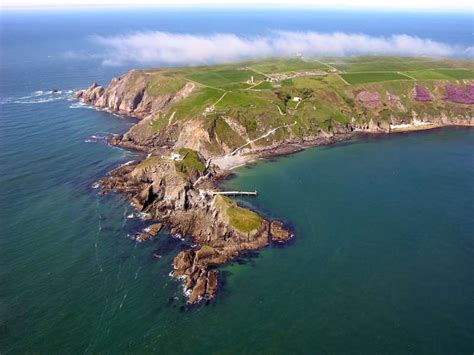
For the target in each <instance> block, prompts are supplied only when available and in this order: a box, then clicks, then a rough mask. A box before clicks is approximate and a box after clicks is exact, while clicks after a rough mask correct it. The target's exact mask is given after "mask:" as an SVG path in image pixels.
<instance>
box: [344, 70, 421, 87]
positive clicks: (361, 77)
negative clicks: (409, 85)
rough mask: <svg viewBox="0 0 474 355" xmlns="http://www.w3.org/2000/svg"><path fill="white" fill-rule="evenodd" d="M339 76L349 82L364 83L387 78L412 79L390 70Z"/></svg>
mask: <svg viewBox="0 0 474 355" xmlns="http://www.w3.org/2000/svg"><path fill="white" fill-rule="evenodd" d="M341 77H342V78H343V79H344V80H345V81H347V82H348V83H349V84H365V83H374V82H378V81H389V80H412V79H410V78H409V77H407V76H405V75H403V74H400V73H392V72H365V73H344V74H341Z"/></svg>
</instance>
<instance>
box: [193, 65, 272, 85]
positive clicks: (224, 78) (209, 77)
mask: <svg viewBox="0 0 474 355" xmlns="http://www.w3.org/2000/svg"><path fill="white" fill-rule="evenodd" d="M252 76H253V78H254V81H259V80H262V79H263V78H264V76H263V75H261V74H257V73H255V72H253V71H251V70H248V69H225V70H208V71H204V72H196V73H190V74H188V75H187V78H189V79H191V80H193V81H196V82H198V83H201V84H203V85H207V86H215V87H221V86H226V85H229V84H232V83H241V82H244V83H245V82H246V81H247V80H249V79H250V77H252Z"/></svg>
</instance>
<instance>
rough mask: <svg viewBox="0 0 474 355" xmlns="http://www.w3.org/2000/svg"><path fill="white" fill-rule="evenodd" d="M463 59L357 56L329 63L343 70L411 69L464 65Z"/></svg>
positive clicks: (337, 59) (336, 59)
mask: <svg viewBox="0 0 474 355" xmlns="http://www.w3.org/2000/svg"><path fill="white" fill-rule="evenodd" d="M466 63H467V62H466V61H463V60H438V59H431V58H410V57H385V56H359V57H348V58H333V59H332V60H331V61H330V62H329V64H331V65H332V66H334V67H335V68H337V69H339V70H341V71H345V72H367V71H395V72H397V71H413V70H423V69H436V68H459V67H460V66H461V67H465V65H466Z"/></svg>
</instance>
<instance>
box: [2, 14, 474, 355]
mask: <svg viewBox="0 0 474 355" xmlns="http://www.w3.org/2000/svg"><path fill="white" fill-rule="evenodd" d="M300 15H301V16H294V17H288V16H285V14H281V13H279V14H275V13H271V14H269V13H266V12H260V13H256V14H253V15H251V16H250V18H248V16H244V15H243V14H238V13H233V14H227V15H226V14H219V16H215V14H212V13H196V14H192V13H189V12H188V13H182V14H181V13H179V12H168V13H157V12H151V11H150V12H140V11H136V12H132V13H129V14H127V15H125V14H124V13H123V12H120V11H118V10H117V11H112V12H110V13H107V16H105V14H104V13H90V12H84V13H81V12H78V13H60V12H55V13H47V12H42V13H41V14H32V13H17V12H15V13H11V14H3V13H2V17H1V18H0V20H1V25H2V31H0V36H1V45H2V51H1V56H2V58H1V59H2V60H1V61H0V69H1V80H0V118H1V119H0V186H2V189H1V190H0V352H1V353H7V354H8V353H15V354H16V353H25V352H38V353H57V352H61V353H64V352H66V353H97V352H103V353H123V352H152V351H154V352H160V353H176V352H184V353H193V354H195V353H202V354H208V353H236V352H247V353H256V352H266V353H283V352H291V353H309V352H318V353H337V352H346V353H347V352H349V353H397V354H399V353H426V354H434V353H439V354H447V353H449V354H456V353H471V352H472V349H473V348H474V338H473V334H474V324H473V321H472V319H474V314H473V313H474V311H473V310H474V304H473V299H474V283H473V282H472V280H473V276H474V275H473V273H474V272H473V270H474V265H473V264H474V238H473V236H472V230H473V227H474V225H473V224H474V223H473V219H472V216H473V212H474V211H473V204H472V201H473V198H474V183H473V179H472V176H473V173H474V159H473V155H472V152H473V148H474V132H473V131H472V130H469V129H442V130H436V131H430V132H425V133H418V134H405V135H397V136H391V137H380V138H370V137H367V138H360V139H357V140H354V141H351V142H347V143H342V144H338V145H334V146H331V147H319V148H314V149H308V150H306V151H304V152H301V153H298V154H295V155H292V156H289V157H282V158H278V159H276V160H275V161H270V162H261V163H259V164H257V165H255V166H252V167H251V168H241V169H239V170H237V171H236V173H237V176H236V178H234V179H232V180H229V181H226V182H225V185H226V186H228V187H229V188H230V187H238V188H241V189H255V188H256V189H257V190H258V191H259V196H258V197H256V198H249V199H244V200H241V201H242V203H244V204H247V205H249V206H251V207H252V208H254V209H256V210H258V211H259V212H260V213H262V214H265V215H267V216H269V217H274V218H279V219H285V220H286V221H288V223H291V225H292V226H293V228H294V229H295V232H296V235H297V236H296V238H295V240H294V241H293V242H292V243H290V245H288V246H286V247H281V248H280V247H279V248H274V247H271V248H266V249H264V250H262V251H261V252H259V253H257V254H252V255H247V256H245V257H243V258H242V259H241V260H239V262H237V263H234V264H232V265H229V266H226V267H224V268H222V275H223V276H224V277H223V285H222V288H221V290H220V292H219V295H218V297H217V299H216V300H215V301H213V302H212V303H210V304H209V305H201V306H197V307H191V308H189V307H186V305H185V303H184V300H183V298H182V294H181V290H180V287H179V284H178V283H177V282H175V281H173V280H172V279H170V277H169V276H168V274H169V272H170V270H171V261H172V259H173V257H174V256H175V255H176V253H177V252H178V251H179V250H181V248H184V247H185V246H184V245H182V244H180V243H179V242H176V241H174V240H173V239H171V238H168V237H167V235H166V232H163V233H162V234H160V236H159V237H157V238H156V239H155V240H153V241H150V242H147V243H139V244H137V243H135V242H134V241H133V240H131V239H130V237H129V235H130V234H133V233H134V232H135V231H138V230H140V229H141V228H143V227H144V226H145V224H144V222H142V221H140V220H139V219H136V218H128V216H129V215H130V214H132V212H133V211H132V209H131V208H130V206H129V205H128V203H127V202H126V201H124V200H123V199H122V198H121V197H120V196H117V195H111V196H106V197H103V196H99V195H98V194H97V191H96V190H94V189H93V188H91V186H92V184H93V182H94V181H96V180H97V179H98V178H99V177H101V176H102V175H103V174H105V173H106V172H107V171H109V170H110V169H112V168H113V167H115V166H117V165H118V164H121V163H124V162H127V161H129V160H133V159H139V158H140V155H139V154H137V153H133V152H128V151H124V150H121V149H117V148H113V147H110V146H108V145H107V144H105V143H104V142H103V141H102V140H101V139H100V137H102V136H104V135H106V134H108V133H120V132H124V131H126V130H127V128H128V127H130V125H132V124H133V123H134V121H133V120H130V119H122V118H118V117H115V116H113V115H110V114H108V113H105V112H98V111H95V110H91V109H86V108H80V107H78V106H77V105H76V104H75V102H74V101H73V100H72V99H71V94H70V93H68V90H72V89H77V88H81V87H85V86H86V85H88V84H89V83H91V82H93V81H98V82H100V83H107V82H108V81H109V80H110V79H111V77H112V76H114V75H117V74H119V73H121V72H123V71H126V70H128V69H129V68H128V67H104V66H102V65H101V64H100V60H99V59H97V58H94V57H87V58H76V59H72V58H69V57H65V56H61V54H62V53H64V52H67V51H68V50H76V51H77V50H81V49H88V50H90V42H89V41H88V38H89V36H92V35H94V34H118V33H126V32H127V31H132V30H138V29H152V30H167V31H184V32H193V33H195V32H196V33H211V32H212V31H233V32H238V33H243V34H248V33H259V32H260V31H264V30H267V29H269V28H274V26H275V22H277V23H278V24H281V27H282V28H284V29H295V28H296V29H297V28H303V29H315V30H324V29H326V30H327V31H332V30H334V28H337V26H336V25H335V24H336V23H337V22H335V19H338V18H339V19H341V18H345V19H347V18H349V17H350V18H352V19H353V20H352V22H350V21H342V22H340V23H343V24H344V26H343V27H341V30H346V31H352V30H353V29H356V28H358V27H359V26H360V25H362V24H366V25H365V26H366V27H365V28H364V32H367V33H372V34H377V33H379V34H390V33H398V32H400V31H398V30H397V28H399V26H397V24H399V23H400V21H401V20H400V15H399V14H398V15H397V16H394V15H392V16H390V15H389V14H380V13H378V14H366V13H364V14H359V15H358V16H356V15H351V16H349V14H348V13H317V14H315V13H313V14H311V13H304V14H300ZM380 16H382V17H384V18H385V19H386V21H381V22H380V21H379V22H377V26H378V27H377V28H375V26H373V25H371V24H374V23H376V22H374V21H367V18H371V19H372V20H374V19H376V18H380ZM405 16H406V17H404V18H408V19H410V18H411V19H413V18H414V15H409V14H406V15H405ZM410 16H411V17H410ZM424 16H425V17H423V18H424V20H423V21H419V22H418V23H416V24H415V23H414V22H413V21H411V22H410V21H408V22H409V23H412V26H411V27H410V26H407V28H406V32H407V33H408V34H412V35H417V34H419V35H421V34H422V33H423V32H426V31H427V30H429V29H430V28H436V30H433V38H434V39H437V40H441V41H450V42H453V43H458V44H466V43H469V40H470V36H471V34H470V25H469V24H470V22H469V17H468V16H464V15H463V16H458V17H456V15H450V16H446V17H443V16H441V15H436V14H431V15H424ZM322 18H327V20H326V22H324V21H323V20H321V21H319V20H320V19H322ZM416 18H419V17H416ZM184 20H186V21H184ZM211 20H212V21H211ZM276 20H278V21H276ZM443 21H444V22H443ZM380 23H385V24H386V26H385V27H383V26H382V27H381V26H380ZM439 23H444V24H445V25H444V26H438V27H437V25H436V24H439ZM453 23H458V24H459V26H457V27H453V26H451V25H452V24H453ZM331 26H332V27H331ZM334 26H336V27H334ZM341 26H342V25H341ZM379 27H380V28H379ZM442 28H444V29H445V30H443V31H442ZM453 28H454V29H453ZM377 31H379V32H377ZM51 89H60V90H62V92H61V93H60V94H50V93H48V90H51ZM39 90H42V91H43V93H40V92H38V91H39ZM92 136H97V137H99V139H97V138H93V137H92Z"/></svg>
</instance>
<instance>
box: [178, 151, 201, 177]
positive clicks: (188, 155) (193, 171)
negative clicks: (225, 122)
mask: <svg viewBox="0 0 474 355" xmlns="http://www.w3.org/2000/svg"><path fill="white" fill-rule="evenodd" d="M178 153H179V154H180V155H181V156H182V157H183V159H182V160H176V161H175V162H174V165H175V167H176V171H177V172H178V173H181V174H182V175H184V176H186V177H191V178H195V177H197V176H199V175H201V174H202V173H204V171H205V170H206V166H205V165H204V164H203V163H202V162H201V159H200V158H199V154H198V153H197V152H196V151H194V150H192V149H188V148H180V149H179V151H178Z"/></svg>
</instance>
